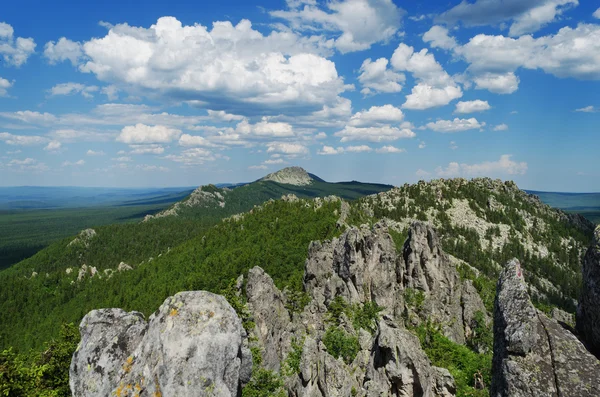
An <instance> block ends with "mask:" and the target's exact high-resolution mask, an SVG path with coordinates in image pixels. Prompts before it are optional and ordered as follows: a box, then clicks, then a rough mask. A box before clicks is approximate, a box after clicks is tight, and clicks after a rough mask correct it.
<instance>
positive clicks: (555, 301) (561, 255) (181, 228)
mask: <svg viewBox="0 0 600 397" xmlns="http://www.w3.org/2000/svg"><path fill="white" fill-rule="evenodd" d="M483 182H485V180H484V181H483ZM329 185H333V184H326V183H324V185H322V186H323V187H322V189H321V188H319V189H320V190H319V189H317V190H316V191H311V190H310V189H306V188H305V187H304V188H302V187H290V186H288V185H279V184H276V183H273V182H257V183H254V184H250V185H246V186H242V187H239V188H235V189H233V190H224V189H219V188H217V187H215V186H207V187H203V188H202V189H203V191H205V192H219V193H220V194H222V195H223V196H224V197H225V202H226V205H225V207H222V206H218V205H217V206H208V207H207V206H190V207H187V206H185V205H183V206H182V208H183V210H182V212H181V213H180V214H179V215H178V216H167V217H161V218H156V219H151V220H149V221H147V222H130V223H125V224H111V225H105V226H99V227H96V228H95V232H96V234H95V235H94V236H92V237H89V238H88V239H84V238H80V237H77V238H76V233H73V234H72V235H71V237H68V238H64V239H61V240H60V241H58V242H55V243H53V244H51V245H50V246H48V247H47V248H45V249H43V250H41V251H40V252H38V253H37V254H35V255H34V256H32V257H31V258H28V259H26V260H24V261H21V262H20V263H18V264H16V265H14V266H12V267H10V268H8V269H5V270H3V271H1V272H0V351H1V352H2V353H1V354H0V395H6V396H32V395H39V396H67V395H69V391H68V387H67V386H66V385H67V383H66V382H67V378H68V365H69V361H70V354H71V353H72V351H73V350H74V349H75V346H76V344H77V340H78V332H77V331H76V324H78V323H79V322H80V320H81V318H82V317H83V316H84V315H85V314H86V313H87V312H88V311H90V310H92V309H97V308H103V307H119V308H123V309H125V310H127V311H130V310H136V311H140V312H142V313H144V314H145V315H146V316H149V315H150V314H151V313H153V312H154V311H155V310H156V309H157V308H158V307H159V306H160V304H161V303H162V302H163V301H164V299H165V298H166V297H168V296H171V295H173V294H175V293H177V292H180V291H184V290H208V291H212V292H216V293H222V294H224V295H225V296H227V297H229V298H231V297H232V294H231V293H228V291H229V290H230V287H231V283H232V280H234V279H236V278H237V277H238V276H239V275H240V274H245V273H246V272H247V271H248V270H249V269H250V268H252V267H254V266H260V267H262V268H263V269H264V270H265V271H266V272H267V273H268V274H269V275H270V276H271V277H272V278H273V280H274V281H275V283H276V285H277V286H278V287H279V288H281V289H284V288H285V289H287V291H289V296H292V297H295V299H297V301H294V300H292V302H291V303H290V304H292V305H293V306H294V305H296V306H298V307H303V305H304V304H305V303H306V302H305V301H304V299H306V296H305V294H303V290H302V279H303V271H304V262H305V260H306V256H307V249H308V246H309V243H310V242H311V241H314V240H327V239H332V238H334V237H336V236H338V235H340V234H341V233H342V232H343V231H344V230H345V227H346V226H343V225H341V224H339V222H338V219H339V216H340V210H341V206H340V201H339V200H330V201H328V200H318V201H315V200H312V199H310V198H311V197H314V196H321V195H329V194H333V193H335V192H336V189H337V192H338V193H340V192H342V193H343V191H344V189H348V191H347V192H346V193H345V197H346V198H347V199H349V200H351V201H350V205H351V209H350V214H349V217H348V218H347V220H346V222H347V223H348V224H350V225H360V224H363V223H367V224H373V223H375V222H377V221H379V220H381V219H383V218H388V219H391V220H394V221H397V222H406V221H407V220H414V219H418V220H423V221H430V222H432V223H433V224H434V225H435V226H436V228H437V229H438V232H439V234H440V236H441V240H442V244H443V247H444V250H446V251H447V252H448V253H450V254H452V255H453V256H455V257H456V258H458V259H460V260H463V261H465V262H466V263H468V264H469V265H470V266H460V267H459V268H458V270H459V273H460V275H461V277H462V278H466V279H471V280H473V282H474V286H475V287H476V289H477V290H478V292H479V293H480V295H481V296H482V299H483V301H484V303H485V305H486V308H487V309H488V311H490V312H491V310H492V305H493V300H494V294H495V280H496V279H497V276H498V273H499V269H500V265H501V264H503V263H504V262H505V261H506V260H508V259H510V258H512V257H518V258H521V259H522V261H523V262H524V267H525V268H526V269H527V270H528V272H527V273H526V278H527V279H528V281H529V282H530V283H532V284H533V285H538V284H539V285H540V286H541V285H542V284H541V283H538V282H537V281H538V280H540V279H545V280H550V281H551V282H552V283H553V284H555V285H557V286H558V287H559V290H560V291H561V293H559V294H556V293H551V291H545V292H546V294H545V298H544V299H539V300H537V301H536V302H535V303H536V305H538V306H539V307H540V308H544V309H546V310H548V308H551V307H554V306H557V307H562V308H564V309H566V310H568V311H571V312H572V311H573V310H574V307H573V303H572V302H573V299H576V298H577V295H578V291H579V283H580V277H581V276H580V274H581V271H580V259H581V254H582V253H583V252H584V250H585V248H586V247H587V245H588V244H589V241H590V238H591V234H590V231H589V230H587V229H586V230H584V229H580V228H577V227H576V226H574V224H573V223H570V222H569V221H567V218H565V217H564V216H562V215H560V213H559V212H557V211H556V210H553V209H550V208H549V207H547V206H545V205H543V204H541V203H539V202H536V201H535V200H531V199H530V198H529V196H527V195H526V194H525V193H523V192H521V191H520V190H518V189H517V188H516V186H513V185H510V184H509V183H507V184H506V189H505V190H503V191H496V190H494V191H492V190H490V189H489V188H487V187H486V184H485V183H482V182H481V180H479V181H477V180H476V181H473V182H469V183H462V182H461V183H457V184H456V185H453V182H452V181H446V183H445V184H444V185H443V186H442V187H441V188H440V187H439V186H433V185H428V184H416V185H405V186H402V187H400V188H397V189H394V190H393V191H390V192H389V195H390V197H392V196H393V197H395V198H394V200H396V203H395V204H394V205H393V206H390V205H389V203H388V201H387V199H385V200H384V198H383V197H384V196H382V195H372V196H367V197H364V195H365V194H366V192H371V193H373V189H375V190H377V189H381V190H379V191H385V190H387V188H385V189H384V186H383V185H379V186H378V185H373V186H371V185H369V186H363V185H358V187H359V189H358V190H357V191H354V192H353V193H352V192H351V190H352V189H353V188H352V186H353V184H352V183H350V184H345V185H343V188H340V187H332V186H329ZM318 186H321V185H318ZM318 186H317V187H318ZM340 189H341V190H340ZM292 191H293V192H294V193H295V194H296V195H298V196H302V197H306V198H307V199H304V200H297V201H294V200H291V201H290V200H287V201H286V200H272V199H273V198H274V197H278V196H277V195H279V197H280V196H281V195H282V194H288V193H290V192H292ZM385 194H386V195H387V194H388V193H385ZM386 197H387V196H386ZM440 197H441V198H443V199H440ZM491 198H493V200H494V201H495V202H497V203H500V204H502V205H503V206H504V207H503V208H504V209H498V208H500V207H498V208H495V207H493V206H490V205H489V202H490V200H491ZM455 200H467V201H468V203H469V207H470V208H471V210H472V211H473V212H474V213H476V214H477V216H479V217H480V218H481V219H485V220H486V221H487V222H490V223H491V224H495V225H496V226H495V227H492V228H489V229H488V230H487V231H486V233H485V235H484V236H480V235H479V234H478V232H477V231H476V230H475V229H472V228H469V227H460V226H457V225H455V224H454V223H453V222H452V220H451V219H450V217H449V216H448V211H449V210H450V208H451V207H452V203H453V202H454V201H455ZM259 202H260V203H262V202H264V204H262V205H259V206H257V204H258V203H259ZM238 213H243V214H241V215H238V216H231V215H234V214H238ZM530 218H531V219H534V218H535V219H536V220H535V221H534V223H533V224H532V223H531V222H532V221H531V219H530ZM535 222H543V223H544V224H545V225H546V226H547V227H546V229H545V231H544V232H540V230H541V229H540V228H538V227H536V225H535ZM498 225H505V226H507V227H509V230H510V233H509V236H508V242H507V243H506V244H504V245H503V248H502V249H499V250H495V249H493V248H491V247H492V245H491V241H492V239H493V238H495V237H497V236H498V235H499V234H500V228H499V227H498ZM503 227H504V226H503ZM391 234H392V237H393V239H394V242H395V243H396V246H397V249H398V250H399V251H400V250H401V249H402V246H403V245H404V240H405V239H406V231H405V230H397V231H394V230H392V231H391ZM525 237H527V239H528V241H534V242H539V243H543V244H544V245H545V246H546V247H547V248H548V255H547V256H546V257H543V258H542V257H540V256H538V255H535V254H533V253H532V252H530V250H528V249H527V247H526V245H525V242H524V240H523V239H524V238H525ZM565 239H568V240H569V241H570V242H571V248H569V249H565V245H564V243H563V242H564V240H565ZM122 262H123V263H125V264H127V265H128V266H129V267H131V270H125V271H119V270H118V266H119V264H120V263H122ZM92 269H93V271H92ZM473 269H476V271H477V272H476V271H475V270H473ZM409 301H410V302H413V303H414V304H415V305H417V306H418V302H419V296H418V294H416V295H415V296H414V297H413V298H412V300H409ZM232 305H233V306H234V307H235V308H236V309H237V310H238V312H239V313H240V315H241V317H242V319H244V315H243V302H238V303H235V302H232ZM378 310H379V309H378V308H377V307H367V306H365V307H346V306H344V305H343V303H342V302H338V304H337V306H335V305H333V306H332V307H330V308H329V311H330V312H331V313H332V328H331V330H330V331H328V333H327V335H326V340H324V343H326V344H327V345H329V347H330V349H329V350H330V351H331V352H334V353H335V354H336V355H338V357H341V358H342V359H345V360H349V359H351V358H352V355H353V354H355V353H354V352H355V351H356V341H355V340H354V339H353V337H352V336H351V335H346V334H342V333H340V332H339V331H338V328H336V327H335V326H334V325H335V318H336V315H337V316H339V315H340V313H342V312H344V313H345V315H346V317H347V318H350V319H352V321H353V324H354V326H355V327H357V329H358V328H364V329H368V330H369V331H370V332H373V331H374V330H373V329H372V327H373V319H374V318H376V317H377V313H378ZM488 331H490V330H489V329H487V330H486V329H482V330H481V332H479V334H481V335H484V336H482V338H484V339H485V341H484V342H482V343H485V344H490V343H491V341H490V337H491V336H490V335H491V334H490V333H489V332H488ZM413 332H415V333H416V334H417V335H418V336H419V338H421V340H422V344H423V347H424V349H425V351H426V352H427V353H428V354H429V356H430V359H431V360H432V361H433V362H434V364H435V365H440V366H444V367H447V368H448V369H449V370H450V371H451V372H452V373H453V375H454V376H455V378H456V380H457V385H458V386H459V388H460V390H462V391H461V392H460V393H459V395H464V396H466V395H485V394H480V393H479V394H473V393H474V392H473V390H474V389H473V388H472V385H471V384H470V383H469V382H470V379H472V378H473V374H474V371H482V373H483V376H484V378H485V379H486V381H487V379H489V370H490V368H491V367H490V365H491V359H490V356H489V354H488V355H481V354H478V353H476V352H475V351H474V350H471V349H470V348H469V346H460V345H455V344H452V342H450V341H448V340H447V339H445V338H444V337H443V336H441V335H440V334H439V332H438V331H437V330H436V328H435V326H434V325H431V326H427V327H421V328H418V329H414V330H413ZM443 352H451V353H452V354H450V353H448V354H445V353H443ZM257 359H258V358H257ZM292 361H293V360H292ZM296 361H297V360H296ZM289 366H290V368H292V369H293V368H295V367H296V364H294V363H293V362H290V363H289ZM278 376H279V375H278V374H274V373H270V372H264V371H258V372H256V374H254V375H253V381H252V383H251V385H250V386H248V389H247V390H246V391H245V394H244V395H248V396H263V395H269V394H268V393H267V392H265V390H271V392H274V391H276V390H280V388H281V384H282V383H281V379H280V378H278ZM261 393H262V394H261ZM265 393H266V394H265Z"/></svg>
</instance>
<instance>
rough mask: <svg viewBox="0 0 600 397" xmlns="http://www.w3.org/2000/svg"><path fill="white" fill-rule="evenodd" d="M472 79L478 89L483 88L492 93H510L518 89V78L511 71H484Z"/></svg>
mask: <svg viewBox="0 0 600 397" xmlns="http://www.w3.org/2000/svg"><path fill="white" fill-rule="evenodd" d="M473 81H474V82H475V88H476V89H478V90H481V89H485V90H488V91H490V92H493V93H494V94H512V93H513V92H515V91H516V90H518V89H519V82H520V80H519V78H518V77H517V76H516V75H515V74H514V73H513V72H508V73H484V74H482V75H480V76H476V77H475V78H474V79H473Z"/></svg>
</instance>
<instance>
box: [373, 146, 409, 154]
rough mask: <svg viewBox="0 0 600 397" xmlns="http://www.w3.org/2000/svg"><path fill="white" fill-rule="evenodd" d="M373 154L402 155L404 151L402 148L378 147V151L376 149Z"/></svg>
mask: <svg viewBox="0 0 600 397" xmlns="http://www.w3.org/2000/svg"><path fill="white" fill-rule="evenodd" d="M375 152H377V153H404V152H406V149H402V148H397V147H394V146H389V145H388V146H383V147H380V148H379V149H376V150H375Z"/></svg>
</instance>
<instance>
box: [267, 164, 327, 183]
mask: <svg viewBox="0 0 600 397" xmlns="http://www.w3.org/2000/svg"><path fill="white" fill-rule="evenodd" d="M259 181H272V182H277V183H285V184H288V185H296V186H306V185H310V184H312V183H313V182H314V181H319V182H324V180H322V179H321V178H319V177H318V176H316V175H313V174H309V173H308V172H306V170H305V169H304V168H302V167H286V168H283V169H281V170H279V171H277V172H273V173H271V174H269V175H267V176H265V177H263V178H261V179H259Z"/></svg>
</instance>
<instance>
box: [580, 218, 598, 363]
mask: <svg viewBox="0 0 600 397" xmlns="http://www.w3.org/2000/svg"><path fill="white" fill-rule="evenodd" d="M582 276H583V286H582V289H581V298H580V300H579V306H578V307H577V330H578V331H579V332H580V333H581V334H582V335H583V337H584V339H585V341H586V344H587V345H588V347H589V348H590V350H591V351H592V352H593V353H594V354H595V355H596V356H599V357H600V310H599V309H598V308H599V307H600V226H598V227H597V228H596V231H595V232H594V238H593V240H592V244H591V246H590V247H589V249H588V251H587V253H586V254H585V257H584V259H583V274H582Z"/></svg>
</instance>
